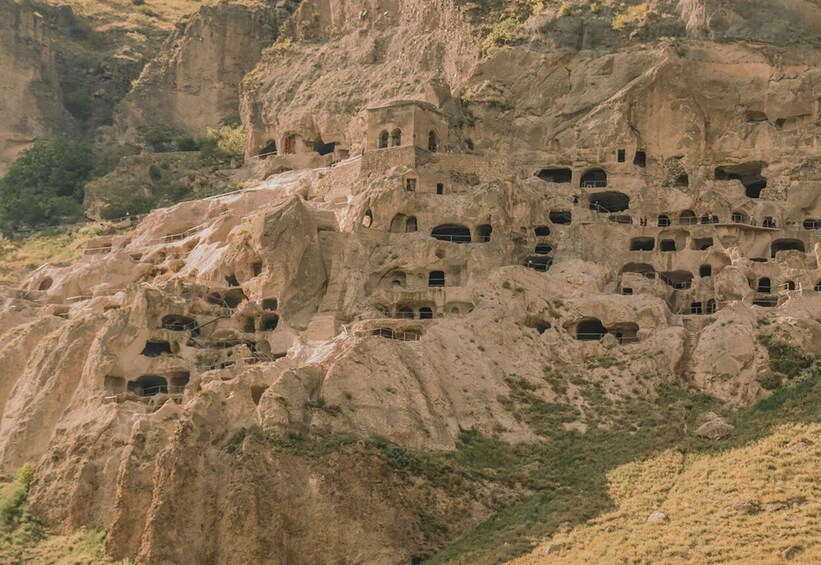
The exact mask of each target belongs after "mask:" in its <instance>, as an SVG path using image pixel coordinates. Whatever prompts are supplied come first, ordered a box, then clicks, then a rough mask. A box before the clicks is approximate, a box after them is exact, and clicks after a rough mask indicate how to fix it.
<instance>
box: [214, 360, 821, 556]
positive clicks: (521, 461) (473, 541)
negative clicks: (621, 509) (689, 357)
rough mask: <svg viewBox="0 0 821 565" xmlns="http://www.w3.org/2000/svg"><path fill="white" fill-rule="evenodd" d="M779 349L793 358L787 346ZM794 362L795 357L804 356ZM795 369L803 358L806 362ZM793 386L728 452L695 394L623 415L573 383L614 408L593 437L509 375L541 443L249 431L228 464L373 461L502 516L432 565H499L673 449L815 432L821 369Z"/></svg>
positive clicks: (705, 402) (743, 419)
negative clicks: (708, 434) (415, 441)
mask: <svg viewBox="0 0 821 565" xmlns="http://www.w3.org/2000/svg"><path fill="white" fill-rule="evenodd" d="M779 348H780V350H782V351H784V350H785V349H784V347H783V345H779ZM786 351H792V350H789V349H786ZM790 355H793V356H795V355H796V351H792V353H790ZM797 357H798V358H799V359H804V357H805V356H804V355H801V354H800V351H799V352H797ZM795 366H803V363H798V365H795ZM790 376H791V378H790V379H789V382H788V384H787V385H786V386H783V387H781V388H779V389H777V390H776V391H775V392H774V394H773V395H772V396H771V397H769V398H767V399H765V400H763V401H761V402H759V403H758V404H756V405H755V406H753V407H751V408H749V409H744V410H740V411H738V412H736V413H735V414H732V415H730V416H729V419H730V420H731V421H732V423H733V424H734V425H735V426H736V431H735V432H734V433H733V434H732V435H731V436H729V437H728V438H726V439H724V440H722V441H720V442H715V441H708V440H704V439H700V438H698V437H696V436H695V435H694V434H693V433H692V430H694V429H696V428H697V427H698V425H699V423H700V422H701V417H702V415H703V414H704V413H705V412H707V411H721V405H720V403H719V402H718V401H716V400H714V399H712V398H710V397H708V396H706V395H704V394H702V393H700V392H698V391H696V390H693V389H682V388H678V387H673V386H668V387H662V388H660V389H659V391H658V395H657V397H656V398H650V397H648V396H644V395H636V397H635V398H632V399H629V400H627V401H623V402H622V403H618V402H616V401H609V400H606V399H605V398H604V395H603V389H602V385H601V384H599V383H590V382H587V383H585V382H584V379H581V378H573V379H572V380H573V383H574V385H575V386H577V387H579V389H580V390H581V392H582V395H583V396H584V398H585V400H586V401H587V402H589V403H590V404H591V405H594V406H595V407H596V410H600V409H602V408H608V407H609V408H608V410H609V419H610V422H609V425H608V426H607V427H597V426H594V425H591V426H589V427H588V431H587V432H585V433H581V432H579V431H576V430H574V429H565V427H564V426H563V425H562V424H563V422H565V421H575V420H578V418H579V414H578V410H577V409H576V408H575V407H573V406H571V405H565V404H560V403H548V402H545V401H543V400H542V399H541V397H540V396H539V393H540V391H541V389H542V387H543V386H545V385H546V384H547V383H544V382H543V381H542V382H537V383H534V382H530V381H528V380H526V379H524V378H522V377H520V376H518V375H515V374H511V375H508V376H507V377H506V378H505V382H506V383H507V385H508V387H509V393H508V395H507V396H505V397H504V399H505V400H504V403H505V404H506V405H507V407H508V409H510V410H511V411H512V412H514V414H516V415H517V416H518V417H519V418H521V419H523V420H525V421H527V422H528V424H529V425H530V426H531V428H532V429H533V430H534V431H535V432H536V433H538V434H540V435H542V437H543V438H544V440H543V441H537V442H526V443H520V444H515V445H514V444H510V443H507V442H505V441H502V440H501V439H500V438H498V437H493V436H489V435H486V434H482V433H479V432H478V431H476V430H462V431H461V432H460V434H459V437H458V439H457V442H456V449H455V450H454V451H452V452H445V453H442V452H425V451H414V450H410V449H407V448H404V447H401V446H398V445H395V444H393V443H391V442H390V441H388V440H387V439H385V438H383V437H378V436H375V437H371V438H365V439H363V438H360V437H357V436H356V435H354V434H328V435H306V434H301V433H292V434H290V435H288V436H287V437H284V438H282V437H273V436H266V435H265V434H264V433H263V432H262V431H261V430H253V431H242V433H241V434H237V435H236V436H235V437H234V438H232V439H231V440H229V442H228V446H229V447H230V450H231V451H232V452H233V451H236V450H238V449H244V448H246V445H245V443H246V440H249V439H250V440H251V441H252V442H257V441H258V442H262V443H263V445H264V449H275V450H282V451H284V452H289V453H292V454H295V455H299V456H302V457H307V458H310V459H317V460H319V461H320V462H321V463H322V462H324V461H326V460H327V459H328V458H330V457H335V456H337V455H338V454H339V453H348V454H351V453H354V452H356V453H360V454H361V456H363V457H373V456H376V457H378V459H379V461H381V466H380V464H379V463H373V460H369V461H372V462H371V463H369V467H370V468H374V467H373V465H374V464H375V465H377V467H375V468H376V469H378V472H380V473H382V474H384V475H385V477H386V478H387V479H390V480H388V481H387V482H386V484H397V483H396V482H397V481H398V484H399V485H400V486H401V485H402V484H405V485H406V486H407V487H408V488H411V487H413V488H420V485H424V488H428V489H431V490H432V492H434V491H435V492H439V493H440V494H439V495H436V496H442V495H447V496H449V497H452V498H454V499H462V500H464V499H465V498H467V499H474V500H476V501H477V502H479V501H481V503H483V504H485V505H487V506H488V507H489V508H490V510H492V511H493V512H494V514H493V516H492V517H491V518H490V519H489V520H487V521H486V522H484V523H482V524H480V525H479V526H478V527H477V528H475V529H473V530H472V531H469V532H467V533H465V534H464V535H462V536H461V537H460V538H459V539H458V540H456V541H455V542H453V543H452V544H450V545H447V547H446V548H445V549H443V550H442V551H441V552H440V553H438V554H436V555H427V556H426V557H425V558H426V559H427V560H428V561H426V562H427V563H431V564H438V563H470V564H478V565H481V564H490V563H499V562H502V561H504V560H507V559H512V558H515V557H517V556H520V555H523V554H525V553H527V552H529V551H531V550H532V548H533V547H534V546H535V544H536V542H537V541H538V540H541V539H546V538H548V537H549V536H551V535H553V534H554V533H555V532H557V531H559V530H560V529H563V528H566V527H567V526H568V525H570V526H573V525H575V524H580V523H582V522H585V521H587V520H589V519H592V518H595V517H597V516H600V515H602V514H604V513H607V512H609V511H612V510H613V509H614V508H615V505H616V503H615V502H614V501H613V500H612V498H611V495H612V493H611V491H610V490H609V482H608V481H609V479H608V473H610V472H611V471H612V470H614V469H616V468H618V467H620V466H622V465H625V464H628V463H631V462H640V461H644V460H648V459H650V458H652V457H654V456H657V455H658V454H661V453H665V452H669V451H670V450H671V449H673V450H678V451H679V452H680V453H690V454H694V455H698V454H720V453H723V452H724V451H725V450H732V449H735V448H738V447H742V446H745V445H748V444H750V443H751V442H755V441H757V440H758V439H760V438H762V437H766V436H767V435H768V434H769V433H771V432H772V430H774V429H775V428H776V427H777V426H780V425H781V424H783V423H785V422H796V423H805V422H814V421H816V420H817V419H818V406H819V405H821V363H819V362H811V363H810V365H809V366H808V367H805V368H803V369H801V370H800V372H799V373H797V374H793V375H790ZM545 380H546V381H547V382H549V383H551V385H553V384H554V383H556V382H557V381H558V380H559V377H558V376H557V373H556V372H555V371H554V370H553V369H549V368H546V369H545ZM565 380H566V379H565ZM543 383H544V384H543ZM501 431H503V430H497V433H498V432H501ZM260 447H261V446H259V445H257V446H254V445H251V446H250V447H249V448H252V449H259V448H260ZM323 464H324V463H323ZM337 464H338V462H337ZM432 496H433V494H432ZM416 523H418V524H419V525H420V528H421V531H422V533H423V535H424V536H426V544H427V545H428V546H429V547H442V546H443V545H444V544H445V543H446V540H447V537H446V535H445V534H444V533H443V532H446V531H448V530H447V528H448V526H449V525H448V524H443V523H441V522H439V521H437V519H436V518H434V517H432V515H430V514H428V513H426V511H423V510H419V514H418V515H417V516H416ZM443 536H444V537H443Z"/></svg>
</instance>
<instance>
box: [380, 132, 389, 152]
mask: <svg viewBox="0 0 821 565" xmlns="http://www.w3.org/2000/svg"><path fill="white" fill-rule="evenodd" d="M388 138H389V135H388V132H387V131H383V132H382V133H380V134H379V149H385V148H386V147H387V146H388Z"/></svg>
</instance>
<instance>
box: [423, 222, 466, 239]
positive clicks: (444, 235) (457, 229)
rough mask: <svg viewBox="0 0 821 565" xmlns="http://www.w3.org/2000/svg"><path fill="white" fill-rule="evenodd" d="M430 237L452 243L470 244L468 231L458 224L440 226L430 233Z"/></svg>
mask: <svg viewBox="0 0 821 565" xmlns="http://www.w3.org/2000/svg"><path fill="white" fill-rule="evenodd" d="M430 235H431V237H433V238H434V239H438V240H440V241H450V242H453V243H470V229H469V228H467V227H466V226H460V225H458V224H442V225H441V226H436V227H435V228H433V230H432V231H431V232H430Z"/></svg>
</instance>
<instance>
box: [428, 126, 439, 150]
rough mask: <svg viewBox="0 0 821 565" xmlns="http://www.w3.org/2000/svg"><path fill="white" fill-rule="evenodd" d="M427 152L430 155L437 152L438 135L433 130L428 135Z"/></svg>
mask: <svg viewBox="0 0 821 565" xmlns="http://www.w3.org/2000/svg"><path fill="white" fill-rule="evenodd" d="M428 151H430V152H431V153H436V152H437V151H439V134H437V133H436V130H434V129H432V130H430V133H429V134H428Z"/></svg>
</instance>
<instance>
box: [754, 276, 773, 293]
mask: <svg viewBox="0 0 821 565" xmlns="http://www.w3.org/2000/svg"><path fill="white" fill-rule="evenodd" d="M772 289H773V283H772V281H770V279H769V278H768V277H761V278H760V279H758V286H757V287H756V289H755V290H756V292H760V293H762V294H769V293H770V292H771V291H772Z"/></svg>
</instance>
